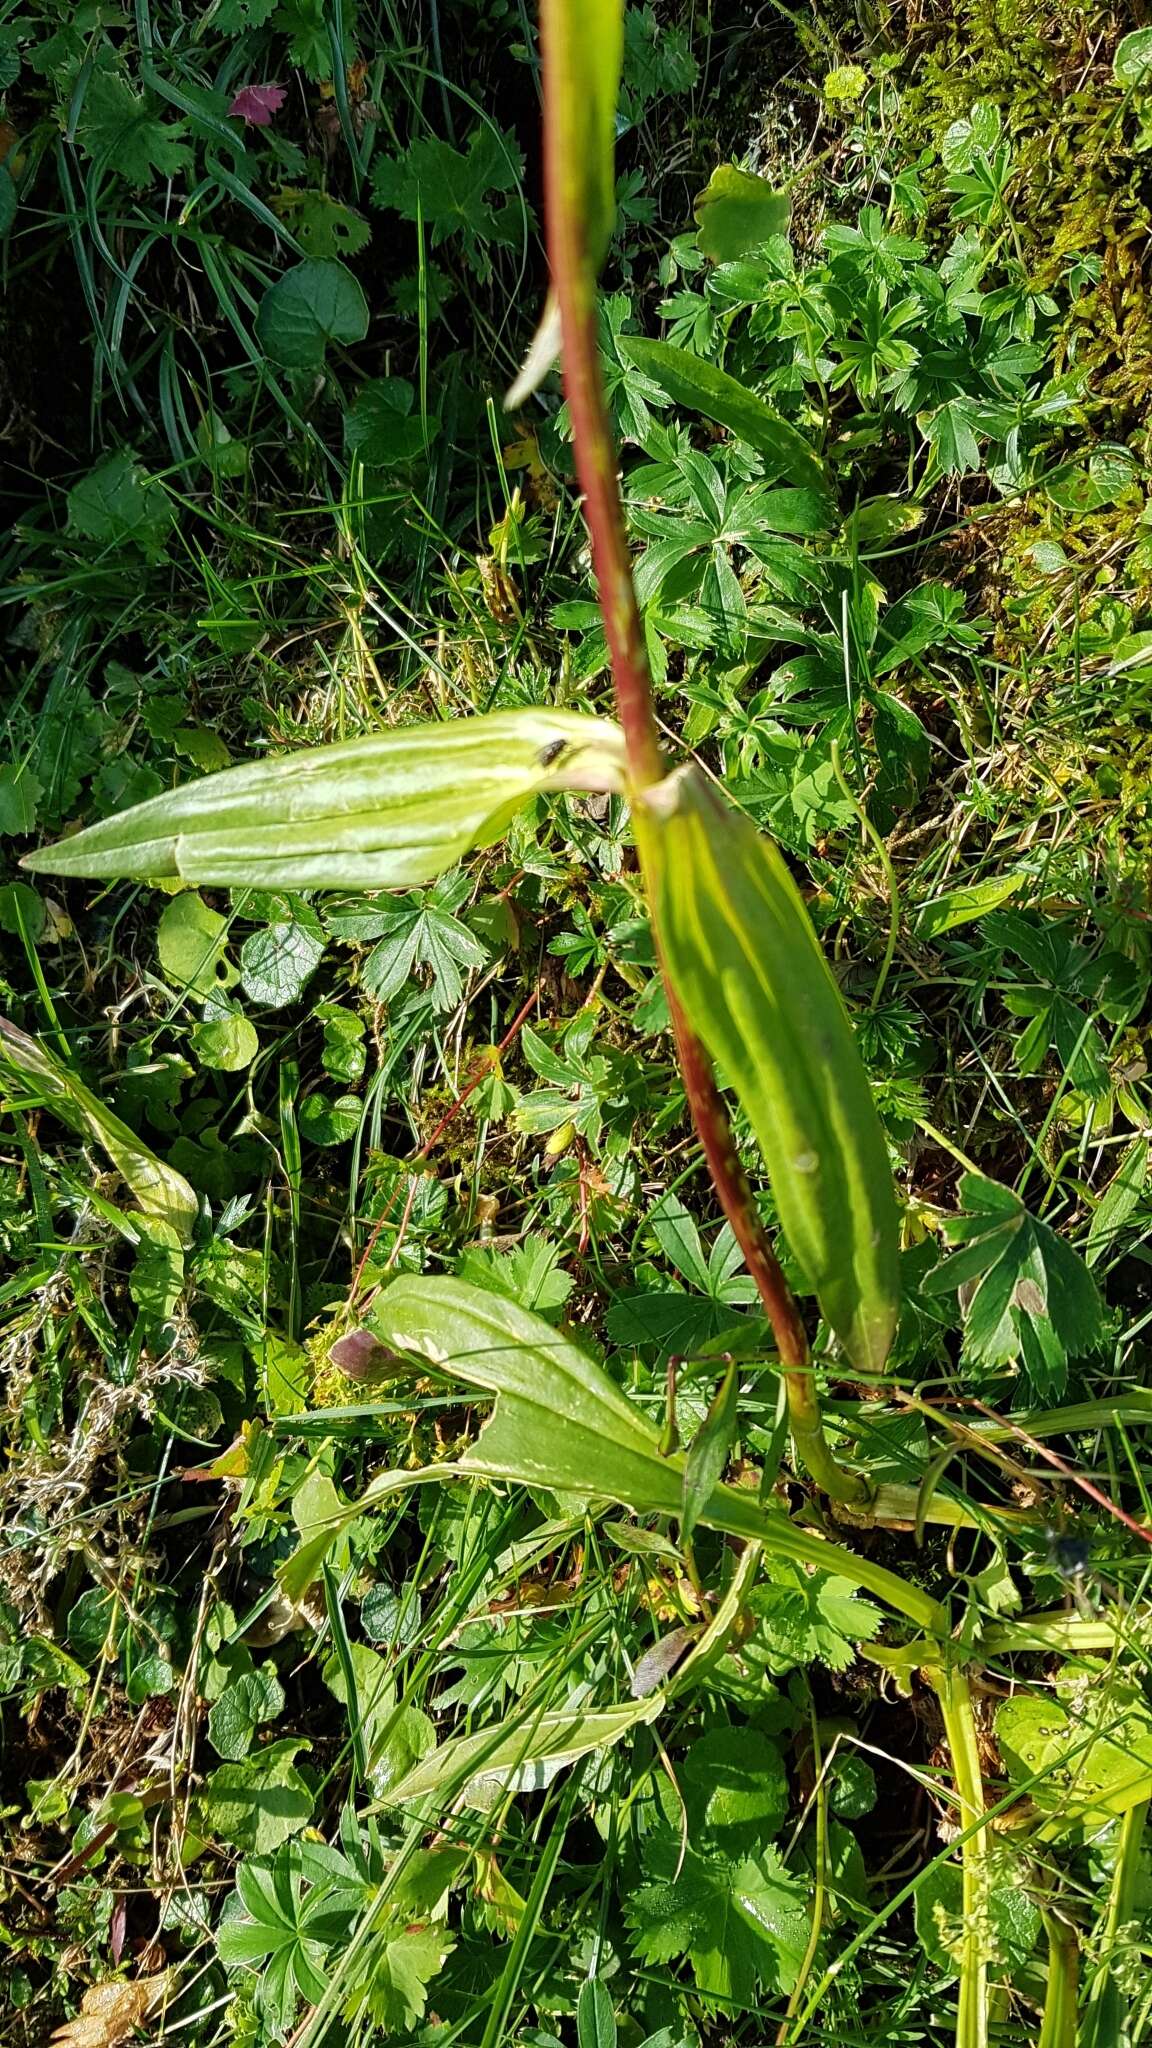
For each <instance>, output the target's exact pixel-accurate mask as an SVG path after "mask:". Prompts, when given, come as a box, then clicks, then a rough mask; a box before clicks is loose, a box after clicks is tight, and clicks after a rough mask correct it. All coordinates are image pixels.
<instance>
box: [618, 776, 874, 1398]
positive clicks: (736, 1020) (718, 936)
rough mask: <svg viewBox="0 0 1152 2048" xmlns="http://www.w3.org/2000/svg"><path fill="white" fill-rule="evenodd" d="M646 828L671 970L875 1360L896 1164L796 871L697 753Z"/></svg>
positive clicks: (811, 1273) (785, 1216) (791, 1209)
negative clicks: (712, 778) (708, 776)
mask: <svg viewBox="0 0 1152 2048" xmlns="http://www.w3.org/2000/svg"><path fill="white" fill-rule="evenodd" d="M637 832H638V836H639V840H640V846H641V852H642V855H643V859H644V866H645V871H646V873H647V876H648V880H649V887H650V890H651V893H652V901H653V911H654V916H655V920H656V926H657V931H658V935H659V939H660V944H661V947H662V949H663V953H664V957H665V961H666V964H667V968H668V972H669V974H670V976H671V980H672V983H673V986H674V987H675V989H676V991H677V993H678V995H679V997H680V1001H681V1002H682V1004H683V1006H684V1010H685V1013H686V1015H687V1017H688V1020H689V1022H690V1024H691V1025H692V1027H693V1029H694V1030H695V1031H696V1032H697V1033H698V1035H699V1036H700V1038H701V1039H702V1040H703V1042H704V1044H705V1046H706V1047H707V1048H708V1050H709V1052H710V1053H711V1054H712V1056H713V1058H714V1059H716V1060H717V1061H718V1062H719V1063H720V1066H721V1068H722V1070H723V1073H724V1075H725V1076H726V1078H727V1080H728V1081H729V1082H730V1083H731V1086H732V1087H733V1089H734V1090H735V1092H736V1094H737V1096H738V1097H739V1099H740V1102H741V1104H742V1106H743V1108H744V1111H745V1114H746V1115H747V1117H748V1119H749V1122H750V1123H751V1125H752V1128H753V1130H754V1131H755V1133H756V1137H757V1140H758V1142H759V1145H760V1149H761V1151H762V1152H763V1154H764V1160H765V1164H766V1165H767V1168H768V1172H769V1176H770V1178H771V1181H772V1189H773V1193H774V1195H775V1198H776V1205H777V1208H778V1210H779V1212H780V1220H781V1223H782V1224H783V1226H784V1232H785V1235H786V1237H787V1239H788V1242H789V1245H790V1246H791V1248H792V1251H793V1253H794V1254H795V1256H796V1258H797V1259H798V1260H799V1262H800V1264H801V1266H802V1268H803V1270H804V1272H805V1274H806V1276H807V1279H808V1283H809V1285H810V1286H811V1287H812V1289H813V1291H814V1292H815V1294H816V1295H817V1298H818V1299H819V1302H820V1306H821V1308H822V1309H823V1311H824V1314H825V1316H826V1318H827V1320H828V1322H829V1324H830V1325H831V1327H832V1329H833V1330H834V1331H835V1333H836V1335H837V1337H838V1338H839V1340H840V1342H841V1344H842V1345H843V1347H844V1350H845V1352H846V1354H847V1356H848V1357H849V1359H851V1361H852V1362H853V1364H854V1365H856V1366H858V1367H860V1368H861V1369H863V1370H868V1371H879V1370H880V1368H881V1367H882V1366H883V1364H884V1360H885V1358H886V1357H887V1355H888V1349H889V1346H890V1344H891V1341H892V1334H893V1331H894V1330H895V1327H896V1315H897V1307H898V1302H899V1276H898V1257H897V1253H898V1229H897V1212H896V1202H895V1196H894V1192H893V1187H892V1173H891V1169H890V1167H889V1164H888V1153H887V1147H886V1144H885V1140H884V1134H883V1131H882V1128H881V1125H880V1120H879V1117H878V1115H877V1112H876V1108H875V1105H874V1103H873V1101H872V1095H871V1091H870V1089H869V1086H868V1079H867V1076H866V1074H865V1072H864V1067H863V1064H862V1062H861V1059H860V1055H859V1052H858V1050H857V1047H856V1041H855V1037H854V1034H853V1030H852V1026H851V1023H850V1022H849V1019H848V1016H847V1014H846V1012H845V1009H844V1005H843V1002H842V1001H841V998H840V992H839V990H838V988H837V986H836V983H835V981H834V980H833V978H832V975H831V973H830V971H829V968H828V965H827V962H826V961H825V959H824V955H823V953H822V952H821V950H820V947H819V945H818V943H817V940H816V936H815V933H814V932H813V930H812V926H811V924H810V922H809V919H808V916H807V913H806V911H805V909H804V905H803V903H802V902H801V900H800V895H799V892H798V890H797V888H796V885H795V883H794V882H793V880H792V877H791V875H790V874H789V872H788V869H787V867H786V865H785V863H784V861H783V859H782V857H781V855H780V854H779V853H778V851H777V850H776V848H775V847H774V846H773V845H772V844H771V842H770V841H769V840H767V839H764V838H763V837H762V836H761V835H760V834H759V833H758V832H757V831H756V830H755V828H754V827H753V826H752V825H751V824H750V823H749V821H748V820H747V819H746V818H744V817H743V816H742V815H741V814H740V813H738V812H737V811H734V810H732V809H731V808H730V807H729V805H728V804H727V803H726V802H725V801H724V800H723V799H722V798H720V797H719V796H717V795H716V794H715V793H714V792H713V790H712V789H711V787H710V785H709V784H708V783H707V782H706V781H705V780H704V778H703V777H702V776H701V775H700V774H699V773H698V772H697V771H696V770H694V769H688V770H681V771H678V773H677V774H676V775H674V776H672V777H670V778H669V779H668V781H666V782H665V783H663V784H661V785H659V787H658V788H657V789H656V790H654V791H649V792H648V797H647V802H646V804H645V808H644V812H643V814H642V815H641V816H638V818H637Z"/></svg>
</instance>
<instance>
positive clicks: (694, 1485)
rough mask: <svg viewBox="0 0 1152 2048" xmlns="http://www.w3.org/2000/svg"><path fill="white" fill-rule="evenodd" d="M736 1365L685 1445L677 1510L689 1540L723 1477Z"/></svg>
mask: <svg viewBox="0 0 1152 2048" xmlns="http://www.w3.org/2000/svg"><path fill="white" fill-rule="evenodd" d="M736 1409H737V1387H736V1363H735V1360H733V1362H732V1364H731V1365H730V1366H729V1367H728V1370H727V1372H726V1373H725V1375H724V1378H723V1379H722V1380H721V1382H720V1389H719V1392H718V1393H717V1395H716V1398H715V1400H714V1401H713V1403H712V1405H711V1407H710V1408H709V1410H708V1413H707V1415H706V1416H705V1417H704V1420H703V1422H702V1423H701V1425H700V1428H699V1429H698V1431H697V1432H696V1435H695V1436H694V1438H693V1439H692V1442H691V1443H690V1444H689V1446H688V1455H687V1457H686V1458H685V1460H684V1500H683V1504H682V1506H681V1509H680V1535H681V1537H682V1539H683V1541H684V1542H685V1543H689V1542H691V1540H692V1531H693V1530H694V1528H695V1527H696V1523H697V1521H698V1520H699V1517H700V1514H701V1511H702V1510H703V1509H704V1508H706V1507H707V1505H708V1502H709V1501H710V1500H711V1498H712V1495H713V1494H714V1493H715V1491H716V1488H717V1487H718V1486H719V1484H720V1481H721V1480H722V1479H723V1477H724V1468H725V1466H726V1465H727V1463H728V1460H729V1457H730V1456H731V1453H732V1445H733V1442H734V1440H735V1436H736Z"/></svg>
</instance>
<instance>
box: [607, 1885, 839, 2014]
mask: <svg viewBox="0 0 1152 2048" xmlns="http://www.w3.org/2000/svg"><path fill="white" fill-rule="evenodd" d="M625 1912H626V1914H627V1918H628V1922H629V1925H630V1927H631V1930H632V1939H633V1943H634V1945H635V1948H636V1951H637V1954H638V1955H639V1956H640V1957H641V1959H642V1960H643V1961H644V1962H647V1963H666V1962H669V1961H670V1960H671V1958H672V1957H673V1956H680V1955H686V1956H687V1957H688V1959H689V1961H690V1962H691V1965H692V1972H693V1975H694V1977H695V1979H696V1983H697V1986H698V1988H699V1989H700V1990H701V1991H702V1992H703V1993H704V1994H705V1996H706V1997H712V1998H716V1999H721V2000H723V2001H724V2003H725V2005H726V2006H727V2007H728V2008H731V2007H733V2006H734V2007H737V2008H740V2007H748V2006H751V2005H752V2004H753V2003H754V2001H755V1997H756V1987H757V1985H758V1984H762V1985H764V1986H765V1987H767V1988H770V1989H774V1990H781V1991H787V1990H789V1989H790V1988H791V1986H792V1985H793V1984H794V1983H795V1981H796V1977H797V1973H798V1971H799V1969H800V1965H801V1963H802V1961H803V1957H804V1950H805V1946H806V1943H807V1940H808V1912H807V1907H806V1904H805V1898H804V1890H803V1887H802V1885H801V1884H800V1883H799V1882H798V1881H797V1879H796V1878H794V1877H792V1876H791V1875H790V1874H789V1872H788V1871H787V1870H785V1868H784V1865H783V1863H782V1862H781V1860H780V1857H779V1856H778V1855H777V1853H776V1851H775V1850H774V1849H765V1850H763V1851H762V1852H761V1853H760V1855H758V1856H745V1857H743V1858H742V1859H741V1860H740V1862H738V1863H728V1862H725V1861H724V1859H723V1858H721V1857H704V1856H698V1855H697V1854H696V1853H695V1851H694V1850H691V1849H690V1850H689V1851H688V1853H687V1854H686V1856H685V1858H684V1861H683V1865H682V1867H681V1869H680V1871H679V1874H678V1875H677V1876H672V1877H670V1878H668V1879H666V1880H663V1881H659V1882H657V1883H655V1884H642V1885H639V1886H637V1888H636V1889H635V1891H633V1892H632V1894H631V1896H630V1898H629V1899H628V1902H627V1905H626V1907H625Z"/></svg>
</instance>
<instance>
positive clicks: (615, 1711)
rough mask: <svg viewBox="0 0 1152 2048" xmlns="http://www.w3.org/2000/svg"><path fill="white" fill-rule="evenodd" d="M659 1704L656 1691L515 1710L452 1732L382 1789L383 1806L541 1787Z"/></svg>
mask: <svg viewBox="0 0 1152 2048" xmlns="http://www.w3.org/2000/svg"><path fill="white" fill-rule="evenodd" d="M664 1704H665V1700H664V1695H663V1693H661V1692H657V1693H653V1694H652V1695H651V1696H650V1697H649V1698H648V1699H643V1700H624V1701H622V1702H621V1703H620V1704H619V1705H617V1706H612V1707H600V1708H594V1709H592V1710H589V1709H587V1708H584V1707H581V1708H579V1709H576V1710H572V1709H567V1710H564V1711H561V1712H559V1713H554V1714H539V1713H531V1714H529V1715H525V1712H524V1710H523V1708H520V1709H519V1710H518V1711H517V1713H516V1715H515V1716H514V1717H513V1718H512V1719H510V1720H508V1721H505V1722H503V1723H502V1724H501V1725H500V1727H498V1728H485V1729H482V1730H481V1732H480V1733H479V1734H478V1735H461V1736H457V1737H456V1739H455V1740H454V1741H452V1742H445V1743H444V1744H442V1746H441V1747H440V1748H439V1749H436V1750H433V1752H432V1754H431V1755H430V1756H426V1757H423V1758H421V1760H420V1762H419V1763H417V1764H416V1765H415V1766H414V1768H413V1769H412V1770H410V1771H409V1772H407V1774H406V1775H405V1776H404V1777H403V1778H402V1779H401V1781H400V1783H399V1784H398V1785H396V1786H394V1787H393V1788H392V1790H391V1791H390V1792H389V1794H388V1801H387V1803H388V1805H389V1806H409V1805H411V1804H412V1803H413V1802H414V1801H416V1800H424V1799H429V1798H434V1799H436V1801H437V1809H438V1810H439V1809H440V1808H441V1807H446V1806H449V1805H451V1804H452V1803H453V1802H454V1801H455V1800H456V1799H457V1798H462V1799H463V1801H464V1804H465V1805H466V1806H479V1807H488V1806H491V1805H492V1804H493V1803H494V1801H495V1800H496V1799H498V1798H499V1797H501V1796H502V1795H506V1794H508V1793H517V1792H541V1791H543V1789H544V1787H545V1786H546V1785H550V1784H551V1782H552V1780H553V1778H555V1777H558V1776H559V1774H560V1772H561V1771H563V1770H567V1768H568V1766H569V1765H570V1764H574V1763H576V1762H577V1760H578V1759H579V1758H580V1757H582V1756H591V1755H592V1754H593V1753H594V1752H595V1751H596V1750H603V1749H610V1748H611V1747H612V1746H613V1745H614V1744H615V1743H617V1742H621V1741H622V1740H623V1738H624V1737H625V1736H626V1735H628V1734H630V1733H631V1731H632V1729H633V1728H637V1727H639V1726H640V1725H641V1724H642V1723H644V1722H648V1721H655V1720H656V1719H657V1717H658V1716H659V1714H660V1713H661V1712H662V1711H663V1708H664Z"/></svg>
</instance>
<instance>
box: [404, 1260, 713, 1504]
mask: <svg viewBox="0 0 1152 2048" xmlns="http://www.w3.org/2000/svg"><path fill="white" fill-rule="evenodd" d="M372 1323H373V1327H374V1328H375V1330H376V1332H377V1334H378V1335H379V1336H380V1338H381V1340H382V1341H383V1342H384V1343H385V1344H386V1345H387V1346H388V1347H389V1349H390V1350H392V1351H394V1352H407V1353H408V1354H409V1355H413V1354H414V1355H415V1356H416V1357H419V1358H423V1359H425V1360H427V1362H428V1364H430V1365H433V1366H435V1367H436V1368H437V1369H438V1370H439V1371H441V1372H444V1373H447V1374H448V1375H449V1376H450V1377H452V1378H456V1379H462V1380H464V1381H466V1382H467V1383H468V1384H469V1385H471V1386H474V1387H477V1388H479V1389H481V1390H482V1391H484V1392H488V1393H492V1394H498V1395H499V1396H500V1399H499V1401H498V1403H497V1406H496V1409H495V1411H494V1413H493V1415H492V1417H491V1419H490V1421H488V1422H487V1423H486V1424H485V1427H484V1429H483V1430H482V1432H481V1434H480V1437H479V1438H478V1440H477V1442H476V1443H475V1444H474V1445H473V1446H472V1447H471V1449H470V1450H469V1451H468V1452H467V1453H466V1455H465V1458H464V1460H463V1461H462V1462H463V1463H464V1465H465V1467H466V1469H467V1470H469V1471H475V1472H487V1473H490V1474H493V1475H494V1476H499V1477H509V1476H515V1477H516V1478H518V1479H519V1480H521V1482H523V1483H525V1484H528V1485H539V1486H545V1487H548V1488H550V1489H552V1488H556V1487H559V1488H561V1489H566V1490H571V1491H573V1492H577V1493H585V1494H588V1493H591V1494H598V1495H600V1496H601V1497H607V1498H609V1499H614V1500H623V1501H629V1502H632V1503H643V1504H645V1505H648V1506H657V1505H663V1511H664V1512H665V1513H667V1514H677V1513H679V1509H680V1497H681V1488H682V1483H683V1480H682V1460H677V1459H674V1458H662V1457H661V1456H660V1452H659V1445H658V1437H657V1432H656V1429H655V1426H654V1425H653V1424H652V1423H650V1422H649V1421H648V1420H647V1418H646V1417H645V1416H643V1415H641V1413H640V1411H639V1409H637V1408H634V1407H633V1405H632V1403H631V1402H630V1401H629V1400H627V1399H626V1398H625V1396H624V1395H623V1394H622V1393H621V1392H620V1390H619V1388H618V1387H616V1386H614V1385H613V1383H612V1381H611V1380H610V1379H609V1378H608V1375H607V1373H605V1372H604V1371H603V1369H602V1368H601V1367H600V1366H598V1365H597V1364H596V1363H595V1361H594V1360H593V1359H591V1358H589V1357H588V1356H587V1354H586V1353H585V1352H583V1351H579V1350H578V1349H577V1347H576V1346H575V1345H574V1344H573V1343H571V1342H570V1341H569V1339H568V1338H567V1337H564V1336H562V1335H561V1334H560V1333H559V1331H557V1330H554V1329H552V1328H551V1326H550V1325H549V1324H548V1323H545V1322H543V1321H542V1320H541V1318H540V1317H538V1316H534V1315H531V1314H529V1312H528V1311H527V1310H526V1309H522V1308H520V1307H519V1306H518V1305H517V1303H515V1302H512V1301H507V1300H502V1299H500V1298H499V1297H498V1296H495V1295H491V1294H488V1293H485V1292H483V1291H482V1290H481V1289H480V1288H478V1287H469V1286H468V1285H467V1284H466V1282H464V1281H462V1280H425V1279H416V1278H414V1277H413V1278H409V1277H407V1276H405V1277H404V1278H402V1279H400V1280H397V1281H395V1282H394V1283H393V1285H392V1286H391V1287H389V1288H388V1289H387V1291H386V1292H385V1293H384V1294H383V1295H382V1296H381V1297H380V1300H379V1302H378V1304H377V1306H376V1308H375V1309H374V1311H373V1315H372Z"/></svg>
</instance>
